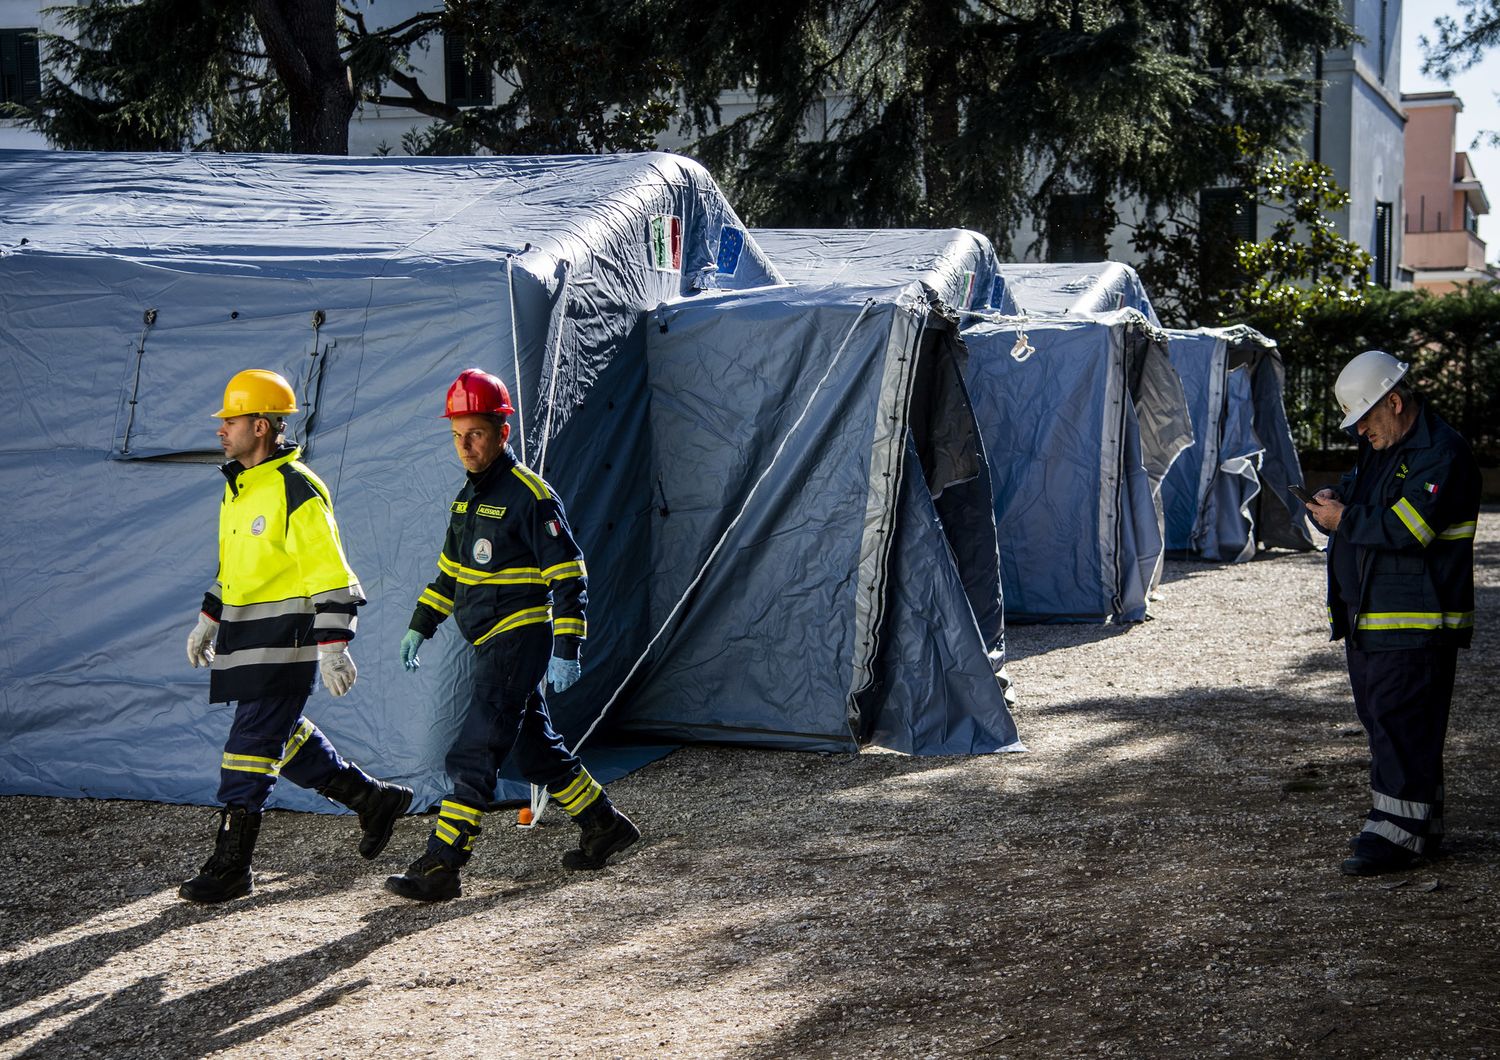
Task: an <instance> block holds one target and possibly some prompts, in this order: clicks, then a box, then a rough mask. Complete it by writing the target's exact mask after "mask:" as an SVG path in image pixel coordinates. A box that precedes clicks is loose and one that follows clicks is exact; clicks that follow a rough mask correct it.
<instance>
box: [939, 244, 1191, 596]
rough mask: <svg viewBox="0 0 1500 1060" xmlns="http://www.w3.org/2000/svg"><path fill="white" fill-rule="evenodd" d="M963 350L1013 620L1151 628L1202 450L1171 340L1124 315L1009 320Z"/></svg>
mask: <svg viewBox="0 0 1500 1060" xmlns="http://www.w3.org/2000/svg"><path fill="white" fill-rule="evenodd" d="M1003 268H1005V267H1004V266H1002V269H1003ZM963 338H964V342H965V344H966V345H967V346H968V348H969V361H968V371H967V375H966V379H967V381H968V386H969V392H970V395H971V397H972V399H973V403H974V411H975V415H976V418H977V419H978V421H979V425H980V428H981V431H982V433H983V436H984V445H985V451H986V453H987V455H988V458H989V461H990V468H991V477H992V478H993V480H994V489H995V513H996V520H997V524H998V533H999V542H1000V558H1001V581H1002V583H1003V584H1004V586H1005V613H1006V617H1007V619H1008V620H1010V621H1023V622H1024V621H1079V622H1098V621H1111V620H1112V621H1116V622H1131V621H1139V620H1141V619H1143V618H1145V617H1146V611H1147V604H1148V600H1149V597H1150V594H1151V592H1152V590H1153V589H1154V588H1155V587H1156V584H1157V582H1158V580H1159V579H1160V577H1161V569H1162V560H1163V516H1162V508H1161V483H1162V480H1163V479H1164V478H1165V477H1166V475H1167V472H1168V469H1169V468H1170V467H1171V466H1172V462H1173V461H1174V460H1175V459H1176V458H1177V455H1178V454H1179V453H1180V452H1181V451H1182V450H1183V449H1184V448H1185V447H1186V446H1188V445H1190V444H1191V443H1192V440H1193V434H1192V425H1191V422H1190V419H1189V415H1188V410H1187V403H1186V398H1185V396H1184V394H1183V390H1182V382H1181V380H1180V379H1179V378H1178V376H1177V373H1176V372H1175V371H1174V370H1173V368H1172V365H1171V362H1170V361H1169V360H1168V357H1167V352H1166V349H1167V346H1166V335H1165V333H1163V332H1162V331H1161V330H1160V329H1159V328H1156V327H1153V326H1152V325H1151V324H1150V323H1149V322H1148V321H1147V320H1146V318H1145V317H1144V316H1143V315H1142V314H1141V313H1139V312H1137V311H1136V310H1134V309H1122V310H1117V311H1115V312H1112V313H1102V314H1085V315H1078V316H1071V317H1057V318H1051V319H1043V320H1032V321H1029V322H1028V321H1025V320H1017V319H1014V318H1004V317H999V318H996V319H994V320H989V321H978V322H975V323H972V324H970V325H969V326H968V327H966V328H964V331H963Z"/></svg>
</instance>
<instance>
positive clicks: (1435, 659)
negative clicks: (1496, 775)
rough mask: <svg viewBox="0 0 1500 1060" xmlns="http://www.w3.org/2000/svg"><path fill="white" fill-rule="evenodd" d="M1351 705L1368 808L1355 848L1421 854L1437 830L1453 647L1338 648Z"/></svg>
mask: <svg viewBox="0 0 1500 1060" xmlns="http://www.w3.org/2000/svg"><path fill="white" fill-rule="evenodd" d="M1345 654H1346V656H1347V658H1348V660H1349V684H1350V685H1351V686H1352V688H1353V690H1354V709H1355V710H1356V711H1357V712H1358V714H1359V720H1360V722H1361V723H1362V724H1363V725H1364V727H1365V732H1366V733H1367V734H1368V735H1369V737H1370V801H1371V806H1370V813H1369V815H1368V816H1367V817H1366V819H1365V826H1364V830H1363V831H1361V832H1360V834H1359V839H1358V841H1357V843H1356V847H1355V850H1356V853H1359V854H1363V855H1365V856H1369V857H1375V858H1390V857H1392V856H1400V855H1401V854H1402V853H1403V852H1404V853H1405V854H1407V855H1411V854H1421V853H1423V852H1424V851H1426V850H1427V849H1428V841H1429V840H1433V839H1438V838H1440V837H1441V836H1442V834H1443V741H1444V739H1446V737H1447V735H1448V709H1449V705H1450V703H1451V701H1452V699H1453V677H1454V672H1455V671H1456V669H1457V666H1458V648H1457V647H1455V646H1452V645H1447V646H1442V647H1428V648H1410V649H1405V650H1401V651H1359V650H1358V649H1356V648H1354V647H1350V646H1347V645H1346V647H1345Z"/></svg>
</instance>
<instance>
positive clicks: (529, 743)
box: [443, 625, 580, 806]
mask: <svg viewBox="0 0 1500 1060" xmlns="http://www.w3.org/2000/svg"><path fill="white" fill-rule="evenodd" d="M551 654H552V630H551V629H550V628H549V627H547V626H545V625H531V626H521V627H519V628H517V629H514V630H511V631H509V632H507V633H504V634H502V635H500V636H497V637H495V638H493V639H492V640H489V641H486V642H485V643H484V644H482V645H480V646H478V647H476V648H475V649H474V677H473V686H472V689H471V692H470V695H469V702H468V703H467V705H466V706H465V708H464V716H463V721H462V724H461V726H460V728H459V733H458V736H457V738H456V739H455V740H454V742H453V746H452V747H451V748H450V749H449V751H448V755H447V757H446V758H445V759H444V762H443V765H444V768H445V770H446V771H447V773H448V777H449V779H450V780H451V781H452V784H453V789H452V790H453V798H454V799H456V800H458V801H461V802H463V803H465V804H467V805H471V806H488V805H489V804H490V800H491V799H493V798H494V797H495V775H496V772H497V771H498V770H499V768H500V766H501V764H502V763H503V762H504V761H505V760H506V758H507V756H508V757H509V758H510V760H511V763H512V765H514V766H515V768H516V769H517V770H518V771H519V772H520V774H521V776H522V777H523V778H524V779H526V780H527V781H530V782H531V783H533V784H541V785H551V784H553V783H556V782H558V781H562V782H564V783H566V782H567V781H570V780H572V779H573V777H575V776H576V775H577V771H578V769H579V768H580V767H579V764H578V760H577V759H576V758H575V757H574V756H573V755H572V754H570V753H569V752H568V749H567V746H566V745H565V744H564V743H563V742H562V738H561V737H560V736H558V735H557V733H556V732H555V731H554V730H553V728H552V722H551V719H550V718H549V717H548V716H547V707H546V702H545V701H544V700H543V699H542V697H541V694H540V691H539V686H540V685H541V682H542V678H543V677H545V676H546V673H547V660H548V658H550V657H551Z"/></svg>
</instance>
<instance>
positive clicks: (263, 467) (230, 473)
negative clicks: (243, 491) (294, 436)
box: [219, 442, 302, 495]
mask: <svg viewBox="0 0 1500 1060" xmlns="http://www.w3.org/2000/svg"><path fill="white" fill-rule="evenodd" d="M301 455H302V450H301V449H298V448H297V447H296V446H295V445H288V444H286V443H284V442H283V443H282V444H281V445H278V446H277V447H276V449H275V451H274V452H272V453H271V455H270V456H268V457H266V458H265V459H264V460H262V461H261V462H260V463H258V464H256V465H255V466H254V467H246V466H245V465H244V464H242V463H240V462H239V461H238V460H231V461H229V463H227V464H221V465H219V470H220V471H222V472H223V473H224V477H225V478H226V479H228V480H229V488H230V489H231V490H233V491H234V492H235V494H236V495H238V493H239V491H240V487H242V486H245V485H249V484H250V483H252V482H254V481H256V480H257V479H259V478H261V477H263V476H266V475H270V474H274V473H275V471H276V469H277V468H279V467H281V465H283V464H287V463H290V462H291V461H293V460H296V459H297V458H298V457H299V456H301Z"/></svg>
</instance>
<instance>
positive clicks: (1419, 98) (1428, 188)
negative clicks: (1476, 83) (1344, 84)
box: [1401, 92, 1500, 294]
mask: <svg viewBox="0 0 1500 1060" xmlns="http://www.w3.org/2000/svg"><path fill="white" fill-rule="evenodd" d="M1401 104H1402V107H1403V109H1404V110H1405V111H1406V182H1405V183H1406V223H1405V226H1404V227H1405V234H1406V239H1405V244H1404V247H1403V250H1404V255H1403V256H1404V258H1405V261H1404V264H1405V265H1406V267H1407V268H1409V269H1411V271H1412V274H1413V281H1412V282H1413V284H1414V286H1416V287H1418V288H1419V289H1423V290H1429V291H1432V292H1433V293H1434V294H1442V293H1444V292H1445V291H1451V290H1453V289H1454V288H1455V287H1459V286H1461V285H1463V284H1467V283H1474V282H1476V281H1488V280H1494V279H1497V278H1500V277H1497V276H1496V275H1495V274H1494V272H1493V271H1492V270H1491V269H1490V268H1489V267H1488V266H1486V265H1485V261H1484V253H1485V245H1484V240H1482V239H1480V238H1479V234H1478V219H1479V217H1480V216H1481V215H1482V214H1487V213H1489V211H1490V203H1489V199H1488V198H1487V197H1486V196H1485V194H1484V187H1483V185H1481V184H1480V182H1479V180H1478V178H1476V177H1475V176H1474V170H1473V169H1472V168H1471V167H1470V165H1469V156H1468V155H1467V154H1466V153H1465V152H1463V151H1460V150H1458V145H1457V142H1456V140H1457V124H1458V114H1459V111H1461V110H1463V106H1464V105H1463V101H1462V100H1460V99H1459V98H1458V96H1456V95H1455V94H1454V93H1452V92H1412V93H1406V94H1403V95H1402V97H1401Z"/></svg>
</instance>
